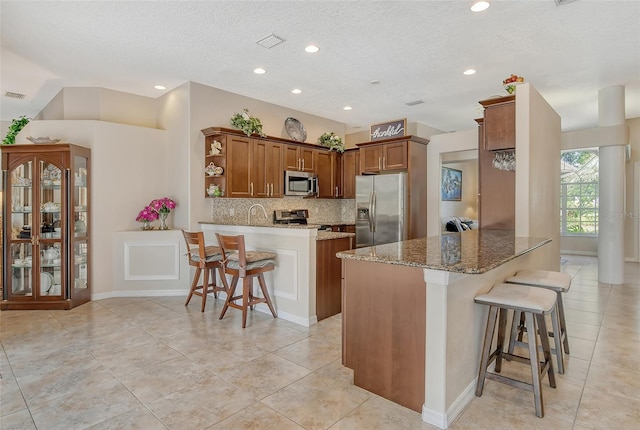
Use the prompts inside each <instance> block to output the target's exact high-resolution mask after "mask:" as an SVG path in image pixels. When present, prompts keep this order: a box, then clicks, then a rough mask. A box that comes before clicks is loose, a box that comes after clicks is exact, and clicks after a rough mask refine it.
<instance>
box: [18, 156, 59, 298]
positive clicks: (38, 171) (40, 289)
mask: <svg viewBox="0 0 640 430" xmlns="http://www.w3.org/2000/svg"><path fill="white" fill-rule="evenodd" d="M11 167H12V168H10V170H9V181H10V186H9V187H8V190H9V193H10V195H9V196H8V197H7V202H8V203H7V204H9V202H10V204H11V220H10V223H9V229H10V232H7V233H8V234H9V240H8V242H9V249H10V253H11V254H10V257H9V262H10V264H11V271H10V276H9V277H8V279H7V281H8V283H7V285H6V291H7V293H6V294H7V297H8V298H14V299H17V298H20V297H23V298H25V299H26V298H32V299H34V300H40V299H41V298H42V299H45V297H44V296H50V297H51V299H54V300H59V299H61V298H63V296H64V292H63V291H62V287H61V286H62V285H63V282H64V279H62V270H61V268H62V267H63V264H64V255H63V253H62V252H61V250H62V249H63V246H62V241H63V238H64V235H63V234H64V233H63V226H62V223H61V219H62V215H63V211H64V194H63V192H62V190H63V183H64V178H63V174H62V172H63V169H62V168H61V166H57V165H55V164H54V163H52V162H49V161H45V160H44V159H38V158H32V157H30V159H28V160H24V161H22V160H21V162H20V164H18V165H16V166H11Z"/></svg>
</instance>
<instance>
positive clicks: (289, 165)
mask: <svg viewBox="0 0 640 430" xmlns="http://www.w3.org/2000/svg"><path fill="white" fill-rule="evenodd" d="M301 168H302V160H300V155H299V154H298V147H297V146H295V145H285V148H284V169H285V170H296V171H297V170H300V169H301Z"/></svg>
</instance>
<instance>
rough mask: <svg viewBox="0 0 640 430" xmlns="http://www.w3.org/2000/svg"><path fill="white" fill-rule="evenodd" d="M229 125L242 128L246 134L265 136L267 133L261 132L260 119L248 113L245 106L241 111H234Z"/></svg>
mask: <svg viewBox="0 0 640 430" xmlns="http://www.w3.org/2000/svg"><path fill="white" fill-rule="evenodd" d="M231 125H232V126H234V127H236V128H238V129H240V130H242V131H243V132H244V134H246V135H247V136H251V135H252V134H258V135H260V136H262V137H267V135H266V134H264V133H263V132H262V122H260V119H258V118H256V117H255V116H251V115H249V110H248V109H247V108H244V109H243V110H242V113H236V114H235V115H233V116H232V117H231Z"/></svg>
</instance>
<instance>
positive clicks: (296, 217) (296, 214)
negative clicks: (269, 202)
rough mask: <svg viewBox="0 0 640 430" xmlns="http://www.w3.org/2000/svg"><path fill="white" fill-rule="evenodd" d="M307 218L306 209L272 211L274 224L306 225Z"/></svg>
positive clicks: (307, 212)
mask: <svg viewBox="0 0 640 430" xmlns="http://www.w3.org/2000/svg"><path fill="white" fill-rule="evenodd" d="M307 218H309V211H308V210H306V209H292V210H290V211H287V210H275V211H273V223H274V224H306V223H307Z"/></svg>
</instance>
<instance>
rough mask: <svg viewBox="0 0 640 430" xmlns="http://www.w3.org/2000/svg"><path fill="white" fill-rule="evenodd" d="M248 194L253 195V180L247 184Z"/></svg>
mask: <svg viewBox="0 0 640 430" xmlns="http://www.w3.org/2000/svg"><path fill="white" fill-rule="evenodd" d="M249 189H250V194H251V196H252V197H253V182H252V183H250V184H249Z"/></svg>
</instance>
